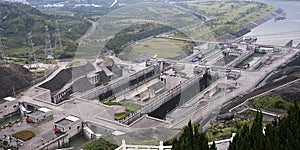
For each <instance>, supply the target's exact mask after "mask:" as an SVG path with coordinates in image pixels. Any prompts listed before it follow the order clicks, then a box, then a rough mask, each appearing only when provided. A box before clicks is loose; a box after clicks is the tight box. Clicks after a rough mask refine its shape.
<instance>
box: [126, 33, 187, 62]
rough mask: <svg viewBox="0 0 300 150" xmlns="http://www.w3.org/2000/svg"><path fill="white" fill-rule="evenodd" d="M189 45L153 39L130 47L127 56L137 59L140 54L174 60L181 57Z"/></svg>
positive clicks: (181, 42)
mask: <svg viewBox="0 0 300 150" xmlns="http://www.w3.org/2000/svg"><path fill="white" fill-rule="evenodd" d="M187 45H189V43H186V42H183V41H177V40H169V39H162V38H153V39H150V40H146V41H143V42H139V43H137V44H132V45H129V46H128V47H127V48H126V50H125V51H126V52H129V53H126V56H127V58H128V59H131V58H134V57H137V56H138V55H140V54H151V55H157V57H159V58H172V57H177V56H180V55H181V54H182V53H183V52H182V48H184V47H186V46H187Z"/></svg>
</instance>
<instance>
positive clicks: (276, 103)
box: [252, 96, 293, 110]
mask: <svg viewBox="0 0 300 150" xmlns="http://www.w3.org/2000/svg"><path fill="white" fill-rule="evenodd" d="M252 105H253V106H254V107H255V108H261V109H265V110H270V109H284V110H289V108H290V107H291V106H292V105H293V104H292V103H290V102H288V101H286V100H284V99H283V98H282V97H281V96H265V97H259V98H256V99H255V100H254V101H253V103H252Z"/></svg>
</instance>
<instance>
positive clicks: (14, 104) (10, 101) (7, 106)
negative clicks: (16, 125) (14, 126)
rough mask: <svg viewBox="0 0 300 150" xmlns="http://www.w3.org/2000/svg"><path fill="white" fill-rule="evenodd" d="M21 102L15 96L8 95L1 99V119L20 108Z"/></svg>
mask: <svg viewBox="0 0 300 150" xmlns="http://www.w3.org/2000/svg"><path fill="white" fill-rule="evenodd" d="M18 106H19V103H18V101H17V100H16V99H15V98H13V97H6V98H3V99H0V119H3V118H5V117H6V116H9V115H10V114H13V113H14V112H16V111H18V110H19V107H18Z"/></svg>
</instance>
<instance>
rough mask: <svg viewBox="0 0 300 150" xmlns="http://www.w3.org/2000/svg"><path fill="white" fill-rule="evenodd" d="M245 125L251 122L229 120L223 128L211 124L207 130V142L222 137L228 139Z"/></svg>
mask: <svg viewBox="0 0 300 150" xmlns="http://www.w3.org/2000/svg"><path fill="white" fill-rule="evenodd" d="M246 124H251V121H249V120H230V121H227V122H226V124H225V127H221V126H220V125H218V124H212V125H210V126H209V128H208V134H207V138H208V141H215V140H218V139H219V138H222V137H230V136H231V135H232V133H236V132H238V131H239V130H240V129H241V128H242V127H243V126H244V125H246Z"/></svg>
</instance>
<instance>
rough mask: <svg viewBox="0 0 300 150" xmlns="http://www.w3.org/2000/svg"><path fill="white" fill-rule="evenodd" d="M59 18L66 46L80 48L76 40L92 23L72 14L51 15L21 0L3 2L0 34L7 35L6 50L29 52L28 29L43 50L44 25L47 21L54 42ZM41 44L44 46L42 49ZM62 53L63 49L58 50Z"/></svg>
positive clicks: (72, 49) (0, 4) (11, 53)
mask: <svg viewBox="0 0 300 150" xmlns="http://www.w3.org/2000/svg"><path fill="white" fill-rule="evenodd" d="M56 20H57V21H58V23H59V28H60V33H61V39H62V42H63V46H64V50H65V51H68V52H69V53H71V52H72V51H75V50H76V48H77V44H76V40H77V39H78V38H80V37H81V36H82V35H83V34H84V33H85V32H86V31H87V29H88V28H89V27H90V25H91V24H90V23H89V22H88V21H86V20H84V19H81V18H75V17H71V16H59V15H58V16H52V15H46V14H43V13H41V12H40V11H39V10H38V9H36V8H33V7H31V6H29V5H24V4H21V3H6V2H5V3H0V28H1V31H0V34H1V36H3V37H5V40H4V41H3V42H4V45H5V46H6V47H7V48H6V49H7V51H6V53H7V54H8V55H10V56H15V57H22V56H25V55H26V53H27V52H28V48H27V47H28V43H27V41H28V40H27V33H29V32H32V36H33V38H32V39H33V43H34V44H35V47H36V49H37V52H40V53H42V50H41V49H42V47H43V45H44V40H45V26H46V25H48V27H49V33H50V36H51V41H52V45H54V33H55V21H56ZM39 48H41V49H40V50H39ZM56 53H57V54H61V53H62V51H57V52H56Z"/></svg>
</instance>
